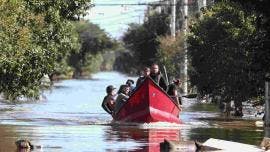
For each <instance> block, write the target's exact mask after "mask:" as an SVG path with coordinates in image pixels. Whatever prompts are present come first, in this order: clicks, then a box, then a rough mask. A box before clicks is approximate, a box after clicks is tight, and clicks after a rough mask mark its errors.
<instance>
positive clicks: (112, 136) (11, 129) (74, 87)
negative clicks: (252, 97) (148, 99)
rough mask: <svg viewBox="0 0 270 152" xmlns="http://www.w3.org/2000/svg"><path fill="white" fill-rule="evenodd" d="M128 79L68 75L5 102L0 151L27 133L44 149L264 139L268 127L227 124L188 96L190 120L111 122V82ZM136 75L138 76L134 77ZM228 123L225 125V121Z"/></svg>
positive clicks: (149, 147) (0, 107) (185, 115)
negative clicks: (28, 96)
mask: <svg viewBox="0 0 270 152" xmlns="http://www.w3.org/2000/svg"><path fill="white" fill-rule="evenodd" d="M127 79H128V77H126V76H125V75H122V74H119V73H116V72H101V73H98V74H95V75H94V76H93V79H89V80H65V81H61V82H58V83H56V84H55V87H54V88H53V89H52V90H49V91H46V92H45V93H44V94H45V96H46V99H47V100H46V101H42V102H31V103H23V104H7V103H0V137H1V138H0V152H2V151H3V152H10V151H15V150H16V147H15V144H14V142H15V141H16V140H17V139H19V138H27V139H29V140H31V141H32V142H33V144H34V145H41V146H42V148H41V149H36V150H34V151H36V152H39V151H44V152H50V151H52V152H58V151H59V152H60V151H61V152H63V151H64V152H65V151H159V143H160V142H162V141H163V140H164V138H167V139H170V140H194V139H199V140H201V141H204V140H206V139H208V138H210V137H213V138H220V139H227V140H233V141H239V142H244V143H249V144H258V141H260V139H261V138H262V137H263V134H264V133H263V131H262V130H259V131H256V128H247V127H244V128H243V129H241V128H239V129H235V128H231V129H221V128H219V127H220V126H217V125H216V124H215V123H210V122H207V121H200V120H197V119H196V118H198V117H210V116H215V115H218V113H217V112H216V109H215V108H216V107H215V106H212V105H210V106H208V105H200V104H196V101H195V100H188V99H185V100H184V101H183V103H184V105H183V107H184V110H183V112H182V114H181V116H180V117H181V120H182V122H184V124H181V125H180V126H174V125H173V124H169V125H168V124H166V125H165V124H161V125H160V124H151V125H146V126H147V127H141V126H125V125H123V124H113V125H111V120H112V118H111V117H110V116H109V115H108V114H106V113H105V112H104V111H103V110H102V108H101V106H100V105H101V101H102V99H103V97H104V95H105V88H106V86H107V85H109V84H112V85H115V86H120V85H121V84H123V83H125V81H126V80H127ZM131 79H133V80H135V79H136V78H131ZM221 127H222V126H221Z"/></svg>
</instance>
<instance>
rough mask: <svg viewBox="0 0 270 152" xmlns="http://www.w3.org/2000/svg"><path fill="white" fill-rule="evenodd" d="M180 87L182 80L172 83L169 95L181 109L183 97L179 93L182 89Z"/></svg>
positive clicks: (169, 87)
mask: <svg viewBox="0 0 270 152" xmlns="http://www.w3.org/2000/svg"><path fill="white" fill-rule="evenodd" d="M180 86H181V80H179V79H176V80H173V83H171V84H170V85H169V86H168V91H167V94H168V95H169V96H170V97H171V98H172V99H173V100H174V101H175V102H176V103H177V105H178V107H179V108H180V107H181V105H182V101H181V95H180V93H178V91H177V90H178V89H179V88H180Z"/></svg>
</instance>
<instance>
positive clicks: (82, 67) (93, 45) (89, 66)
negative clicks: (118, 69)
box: [68, 21, 117, 77]
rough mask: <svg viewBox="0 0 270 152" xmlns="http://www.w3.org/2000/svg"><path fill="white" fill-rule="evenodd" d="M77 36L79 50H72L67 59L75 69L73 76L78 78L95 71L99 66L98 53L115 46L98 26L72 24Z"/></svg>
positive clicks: (82, 23)
mask: <svg viewBox="0 0 270 152" xmlns="http://www.w3.org/2000/svg"><path fill="white" fill-rule="evenodd" d="M74 24H75V26H76V32H77V33H78V35H79V42H80V44H81V47H80V49H78V50H73V51H72V53H71V54H70V56H69V58H68V62H69V64H70V65H71V66H72V67H73V68H74V69H75V72H74V76H75V77H80V76H82V74H83V73H84V74H83V75H87V74H89V73H90V72H94V71H97V69H98V66H100V65H101V62H102V57H101V56H100V53H102V52H104V51H106V50H110V49H114V48H115V47H116V46H117V43H116V42H115V40H112V39H111V38H110V37H108V36H107V34H106V33H105V32H104V31H103V30H101V29H100V28H99V26H97V25H95V24H93V23H90V22H88V21H80V22H77V23H74Z"/></svg>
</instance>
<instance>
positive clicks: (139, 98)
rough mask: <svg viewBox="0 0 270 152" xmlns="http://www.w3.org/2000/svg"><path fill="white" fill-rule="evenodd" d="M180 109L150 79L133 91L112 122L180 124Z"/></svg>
mask: <svg viewBox="0 0 270 152" xmlns="http://www.w3.org/2000/svg"><path fill="white" fill-rule="evenodd" d="M180 111H181V110H180V109H179V107H178V106H177V104H176V103H175V101H173V99H172V98H170V97H169V96H168V94H167V93H166V92H165V91H163V89H161V88H160V87H159V86H158V85H157V84H156V83H155V82H154V81H153V80H152V79H151V78H146V79H145V80H144V82H143V83H142V84H141V85H140V86H139V87H138V88H137V89H136V90H135V92H134V93H133V94H132V95H131V96H130V98H129V99H128V101H127V102H126V103H125V104H124V105H123V106H122V107H121V109H120V110H119V112H118V113H116V114H115V116H114V120H116V121H122V122H137V123H150V122H170V123H177V124H179V123H180V120H179V113H180Z"/></svg>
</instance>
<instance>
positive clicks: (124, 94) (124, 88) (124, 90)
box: [114, 85, 130, 113]
mask: <svg viewBox="0 0 270 152" xmlns="http://www.w3.org/2000/svg"><path fill="white" fill-rule="evenodd" d="M129 91H130V90H129V86H128V85H121V86H120V88H119V90H118V96H117V98H116V101H115V107H114V111H115V113H117V112H118V111H119V110H120V108H121V107H122V106H123V105H124V103H125V102H126V101H127V100H128V98H129V95H128V94H129Z"/></svg>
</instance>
